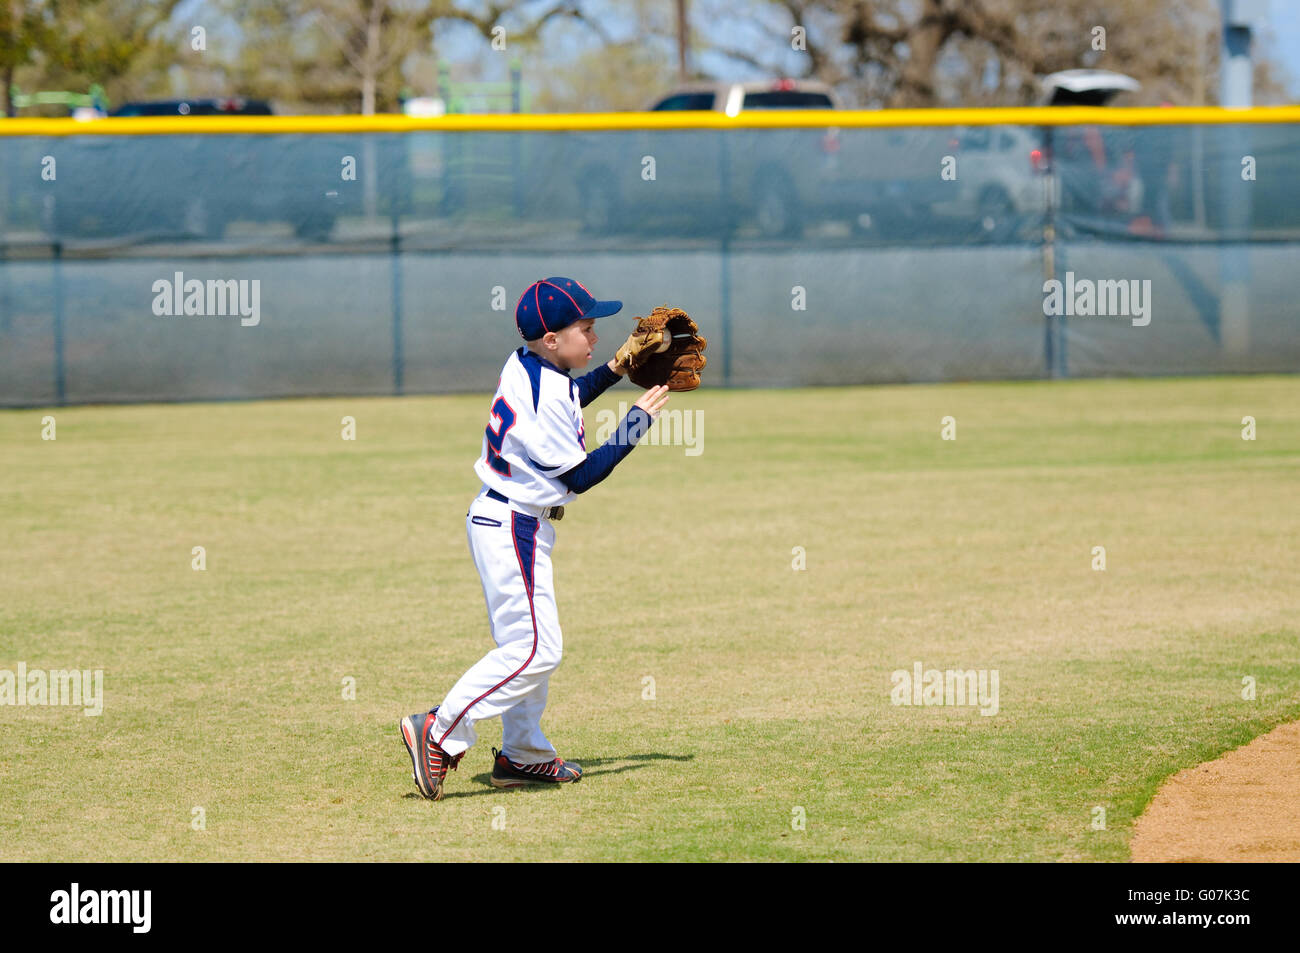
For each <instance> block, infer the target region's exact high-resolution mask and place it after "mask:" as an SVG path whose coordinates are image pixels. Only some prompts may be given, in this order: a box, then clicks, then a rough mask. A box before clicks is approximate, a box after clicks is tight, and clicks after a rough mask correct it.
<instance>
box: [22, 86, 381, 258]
mask: <svg viewBox="0 0 1300 953" xmlns="http://www.w3.org/2000/svg"><path fill="white" fill-rule="evenodd" d="M271 114H272V110H271V107H270V105H269V104H268V103H266V102H263V101H260V100H250V99H239V98H227V99H183V100H181V99H178V100H163V101H153V102H131V103H126V104H124V105H122V106H120V107H118V108H117V109H115V110H113V111H112V113H111V114H110V115H111V116H112V117H115V118H123V119H134V118H142V117H157V116H267V115H271ZM219 138H220V141H216V142H214V141H213V139H212V138H211V137H208V136H186V135H177V136H154V135H150V136H138V137H137V136H118V135H113V136H97V135H95V134H94V124H93V123H88V124H87V128H86V133H85V135H78V136H71V137H68V138H67V139H65V140H63V141H62V142H61V143H60V144H59V146H58V147H57V148H56V149H55V159H56V161H57V163H58V166H57V168H58V178H57V179H56V180H55V184H56V187H55V188H53V189H51V190H50V191H49V193H48V194H47V195H46V197H45V203H46V204H45V208H44V216H43V217H44V224H45V228H46V230H47V231H48V232H49V233H50V234H52V235H53V236H55V237H60V238H83V237H89V236H96V235H103V236H113V237H129V238H136V239H138V238H176V237H201V238H209V239H217V238H220V237H221V236H222V235H223V234H224V232H225V230H226V227H227V225H228V224H229V223H231V222H233V221H254V222H287V223H289V224H290V225H291V226H292V227H293V229H294V232H295V233H296V234H297V235H299V236H300V237H304V238H313V239H324V238H326V237H328V236H329V234H330V232H331V230H332V229H333V227H334V222H335V220H336V219H337V217H338V214H339V211H340V209H341V207H342V202H343V195H344V191H345V189H346V184H343V183H341V179H340V175H339V164H338V163H339V155H340V154H342V153H344V152H347V151H349V150H348V149H347V148H346V147H345V148H343V149H338V148H330V147H329V146H328V145H327V144H326V143H325V142H324V141H323V140H324V138H325V137H316V136H283V137H281V136H274V135H232V136H221V137H219ZM351 151H352V153H353V154H356V150H355V149H352V150H351ZM353 184H354V183H353Z"/></svg>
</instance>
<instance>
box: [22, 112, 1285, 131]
mask: <svg viewBox="0 0 1300 953" xmlns="http://www.w3.org/2000/svg"><path fill="white" fill-rule="evenodd" d="M1234 123H1300V106H1257V107H1254V108H1251V109H1221V108H1219V107H1215V106H1175V107H1142V108H1135V109H1108V108H1101V107H1095V106H1033V107H1016V108H1007V109H874V110H869V109H842V110H841V109H807V110H755V111H752V112H742V113H740V114H739V115H736V116H728V115H726V114H725V113H720V112H707V111H701V112H677V111H674V112H622V113H526V114H494V115H450V116H403V115H398V114H394V113H384V114H381V115H376V116H149V117H135V118H130V119H92V120H85V121H82V120H76V119H0V136H89V135H93V136H130V135H153V136H178V135H179V136H183V135H194V134H217V135H220V134H227V135H230V134H243V135H249V134H251V135H284V134H301V133H314V134H325V133H336V134H341V133H361V132H588V131H590V132H598V131H612V130H638V129H641V130H649V129H799V128H810V127H811V128H827V127H839V128H842V129H843V128H855V127H862V128H868V127H873V126H883V127H893V126H1004V125H1005V126H1091V125H1106V126H1172V125H1205V124H1210V125H1224V124H1234Z"/></svg>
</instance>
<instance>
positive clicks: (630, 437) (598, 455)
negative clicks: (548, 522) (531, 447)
mask: <svg viewBox="0 0 1300 953" xmlns="http://www.w3.org/2000/svg"><path fill="white" fill-rule="evenodd" d="M614 376H615V377H617V376H618V375H617V374H615V375H614ZM652 423H654V420H653V419H652V418H651V417H650V414H649V413H647V412H646V411H644V410H642V409H641V408H640V407H633V408H632V409H631V410H629V411H628V412H627V416H626V417H624V418H623V421H622V423H620V424H619V425H618V429H616V430H615V431H614V433H613V435H612V436H611V437H610V438H609V439H608V440H606V441H605V443H604V444H603V445H602V446H601V447H600V448H599V449H597V450H594V451H592V452H591V453H589V454H587V459H586V460H584V461H582V463H579V464H578V465H577V466H576V467H574V468H573V469H572V470H568V471H566V472H564V473H561V474H560V475H559V476H558V477H556V479H557V480H559V481H560V482H561V483H563V484H564V485H565V486H567V487H568V488H569V489H570V490H572V491H573V492H574V493H585V492H587V491H588V490H590V489H591V488H592V487H593V486H595V485H596V484H597V483H599V482H600V481H601V480H603V479H605V477H607V476H609V475H610V474H611V473H612V472H613V471H614V467H616V466H617V465H618V463H619V461H620V460H622V459H623V458H624V457H626V456H627V455H628V454H629V453H631V452H632V448H633V447H635V446H636V443H637V441H638V440H640V439H641V438H642V437H643V436H645V432H646V431H647V430H649V429H650V425H651V424H652Z"/></svg>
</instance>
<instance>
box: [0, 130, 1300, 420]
mask: <svg viewBox="0 0 1300 953" xmlns="http://www.w3.org/2000/svg"><path fill="white" fill-rule="evenodd" d="M1049 112H1050V111H1049ZM859 116H861V114H848V113H846V114H844V118H843V119H839V120H837V121H840V122H842V123H843V124H842V125H838V126H834V127H831V126H809V127H800V128H723V129H719V128H644V129H639V128H634V129H605V130H588V131H578V130H566V129H564V128H561V127H560V126H559V124H558V123H557V126H556V128H543V129H537V130H520V129H517V128H514V127H511V126H509V125H505V126H503V127H502V129H501V130H496V129H493V130H491V131H486V130H485V131H465V130H457V131H437V129H436V128H428V127H426V128H422V129H420V130H418V131H411V132H400V133H384V132H369V133H363V132H337V131H335V132H320V133H296V134H287V133H270V134H252V133H246V132H241V133H238V134H224V133H208V132H204V133H196V134H173V135H153V134H150V135H132V134H113V135H103V134H96V135H91V134H88V133H87V134H78V135H60V136H40V135H6V134H5V133H6V131H7V129H12V128H14V127H13V126H12V125H11V126H9V127H6V126H5V125H4V124H3V123H0V199H3V208H2V209H0V224H2V225H3V229H4V238H3V243H2V244H0V256H2V257H0V404H5V405H11V406H13V405H40V404H52V403H64V402H68V403H75V402H96V401H131V400H189V399H224V398H240V397H265V396H281V395H304V394H344V393H346V394H387V393H407V392H439V391H466V390H486V389H490V387H491V386H492V381H493V379H494V377H495V374H496V373H497V372H498V370H499V369H500V366H501V363H502V361H503V360H504V357H505V355H506V354H507V353H508V351H509V349H510V348H512V347H514V346H516V345H517V344H518V337H517V334H516V332H515V330H514V325H513V307H514V303H515V298H516V297H517V296H518V294H519V292H520V291H521V290H522V289H523V288H524V287H525V286H526V285H528V284H529V283H530V282H532V281H533V280H535V279H537V278H539V277H543V276H545V275H550V274H571V275H574V276H575V277H578V278H580V279H581V280H582V281H583V282H584V283H585V284H587V286H588V287H590V288H591V289H592V290H593V291H594V292H595V293H596V294H597V295H599V296H601V297H616V298H621V299H623V300H624V301H625V302H626V304H625V308H624V312H623V315H621V316H619V317H615V318H610V319H607V320H606V321H602V322H601V323H600V324H599V325H598V327H597V330H598V332H599V333H600V334H601V335H602V337H604V338H605V342H604V343H605V344H608V345H610V346H611V348H612V346H614V345H616V344H617V341H615V340H614V339H615V338H619V339H620V340H621V336H622V332H623V331H625V330H626V329H627V328H628V327H630V325H631V318H632V316H634V315H636V314H643V313H645V312H646V311H647V310H648V309H650V308H651V307H653V306H654V305H656V304H660V303H664V302H669V303H672V304H675V305H678V306H680V307H683V308H685V309H687V310H688V311H690V312H691V313H692V314H693V315H694V316H695V317H696V318H697V320H698V321H699V322H700V324H701V326H702V327H703V329H704V332H705V334H707V335H708V336H709V337H710V339H711V342H712V343H711V346H710V349H709V352H708V353H709V356H710V366H709V370H708V371H707V372H706V383H707V385H708V386H719V385H737V386H768V385H771V386H791V385H801V384H847V383H864V382H886V381H920V380H924V381H933V380H950V379H977V378H979V379H989V378H1029V377H1048V376H1071V375H1110V374H1123V375H1134V374H1173V373H1186V374H1202V373H1216V372H1257V371H1296V370H1297V369H1300V319H1298V318H1297V317H1296V310H1295V308H1294V307H1293V305H1292V302H1291V297H1290V295H1289V294H1288V293H1287V292H1286V291H1285V290H1284V287H1285V282H1286V281H1287V279H1288V278H1289V277H1290V276H1291V272H1292V271H1293V270H1294V265H1293V261H1294V259H1293V258H1292V256H1293V255H1294V254H1295V252H1296V242H1297V241H1300V154H1298V153H1300V150H1298V149H1297V148H1296V146H1297V145H1300V133H1298V132H1297V127H1296V126H1295V125H1294V124H1292V123H1282V122H1265V123H1258V122H1253V121H1251V122H1247V121H1240V122H1236V121H1234V122H1233V123H1231V124H1227V123H1222V122H1215V123H1207V124H1202V125H1197V124H1190V123H1189V124H1185V125H1175V124H1168V123H1163V124H1157V125H1112V124H1104V125H1103V124H1098V125H1023V124H1017V125H1011V124H999V125H989V124H986V122H985V121H984V120H983V119H981V118H980V117H979V116H975V117H974V118H975V119H976V120H979V121H969V120H967V121H965V124H956V123H953V124H949V125H914V126H882V125H878V124H872V125H854V124H853V122H854V121H855V120H854V117H859ZM1241 116H1242V119H1243V120H1245V119H1250V118H1252V116H1251V114H1241ZM534 118H535V117H534ZM878 119H879V117H878V116H877V117H875V119H873V120H872V121H873V122H876V121H878ZM502 121H503V122H506V120H502ZM124 122H129V121H124ZM172 122H173V123H177V122H184V120H176V121H172ZM87 128H88V129H89V128H92V127H87ZM115 128H116V129H121V128H122V127H121V125H120V124H119V125H118V126H117V127H115ZM176 128H178V129H183V128H184V127H183V126H176ZM603 346H604V345H602V347H603Z"/></svg>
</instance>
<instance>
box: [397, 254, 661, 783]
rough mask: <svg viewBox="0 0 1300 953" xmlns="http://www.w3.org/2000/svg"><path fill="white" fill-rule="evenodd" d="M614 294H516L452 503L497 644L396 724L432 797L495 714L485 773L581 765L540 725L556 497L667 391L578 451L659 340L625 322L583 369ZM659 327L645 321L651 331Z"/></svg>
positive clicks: (565, 290) (579, 486) (552, 626)
mask: <svg viewBox="0 0 1300 953" xmlns="http://www.w3.org/2000/svg"><path fill="white" fill-rule="evenodd" d="M622 307H623V304H622V302H620V301H597V300H596V298H595V297H593V296H592V294H591V293H590V292H589V291H588V290H587V289H586V288H585V287H583V286H582V285H581V284H580V283H579V282H577V281H575V280H573V279H571V278H547V279H545V280H543V281H538V282H534V283H533V284H532V285H530V286H529V287H528V289H527V290H526V291H525V292H524V293H523V295H522V296H521V297H520V298H519V301H518V303H517V304H516V305H515V324H516V325H517V326H518V328H519V334H520V336H521V337H523V339H524V340H525V341H526V342H527V346H526V347H521V348H519V349H518V350H516V351H515V352H514V353H512V354H511V355H510V357H509V358H507V360H506V363H505V366H504V367H503V368H502V369H501V377H500V380H499V381H498V383H497V390H496V393H495V394H494V395H493V397H492V405H491V408H490V411H489V415H488V425H487V430H486V431H485V433H484V435H483V446H482V451H481V452H480V454H479V458H478V461H477V462H476V463H475V464H474V471H475V473H477V474H478V476H479V478H480V479H481V480H482V482H483V486H482V487H481V488H480V490H479V493H478V495H477V496H476V497H475V498H474V500H473V502H472V503H470V507H469V512H468V513H466V514H465V530H466V532H467V533H468V535H469V548H470V552H471V554H472V555H473V557H474V565H475V567H477V569H478V574H479V579H480V580H481V581H482V583H483V596H484V599H485V600H486V602H487V611H488V618H489V620H490V623H491V628H492V638H493V640H494V641H495V642H496V644H497V647H496V648H495V649H493V650H492V651H491V652H488V654H487V655H485V656H483V658H482V659H481V660H479V662H478V663H477V664H476V665H474V666H473V667H472V668H471V669H470V670H469V671H468V672H466V673H465V674H464V675H462V676H461V678H460V681H458V682H457V683H456V684H455V685H454V686H452V689H451V691H450V692H448V693H447V696H446V697H445V698H444V699H443V700H442V702H441V703H440V704H438V705H436V706H434V708H433V709H432V710H430V711H429V712H427V713H419V714H415V715H408V716H407V717H405V718H403V719H402V720H401V723H400V727H401V731H402V740H403V741H404V742H405V743H406V748H407V751H409V752H410V755H411V763H412V765H413V767H414V773H415V783H416V786H417V787H418V788H419V789H420V793H421V794H423V795H424V796H425V797H427V798H430V799H432V800H435V801H436V800H440V799H441V798H442V793H443V780H444V778H445V777H446V775H447V771H448V769H449V768H455V767H456V766H457V764H458V763H459V762H460V759H461V757H463V756H464V754H465V751H466V750H468V749H469V748H470V747H471V746H472V745H473V744H474V742H475V741H476V740H477V734H476V732H475V727H476V726H477V725H478V723H479V722H481V721H484V720H486V719H488V718H496V717H497V716H500V718H501V729H502V731H501V750H500V751H497V750H496V749H495V748H494V749H493V751H492V754H493V758H494V760H495V764H494V766H493V768H492V784H493V785H495V786H496V787H499V788H512V787H518V786H520V785H523V784H536V783H540V784H556V783H562V782H566V781H577V780H578V779H579V778H581V777H582V768H581V767H580V766H579V765H577V764H575V763H573V762H572V761H565V760H564V759H563V758H560V757H559V756H557V754H556V752H555V747H554V746H553V745H552V744H551V743H550V741H548V740H547V738H546V735H545V734H543V733H542V727H541V718H542V711H543V710H544V709H545V708H546V690H547V682H548V681H549V679H550V676H551V673H552V672H553V671H555V668H556V666H558V665H559V664H560V654H561V643H562V640H561V636H560V622H559V618H558V616H557V613H556V608H555V593H554V590H553V585H552V575H551V550H552V547H554V545H555V527H554V524H553V522H552V521H553V520H559V519H560V518H561V517H562V516H563V515H564V506H565V504H567V503H569V502H571V501H572V500H573V499H575V497H576V496H577V494H579V493H583V492H585V491H587V490H589V489H591V488H592V487H593V486H595V485H596V484H597V483H599V482H600V481H601V480H603V479H605V477H607V476H609V474H610V471H612V470H613V469H614V467H615V466H616V465H617V464H618V462H619V461H620V460H622V459H623V458H624V457H626V456H627V455H628V454H629V453H630V452H631V451H632V448H633V447H634V446H636V443H637V441H638V440H639V439H640V438H641V436H642V435H643V434H644V433H645V432H646V430H648V429H649V427H650V425H651V424H652V423H653V422H654V420H655V419H656V418H657V417H658V416H659V412H660V410H662V409H663V406H664V404H665V403H667V401H668V388H667V387H666V386H661V387H652V388H650V389H649V390H647V391H646V392H645V393H644V394H643V395H641V398H640V399H639V400H637V402H636V404H635V406H633V407H632V409H631V410H630V411H628V414H627V416H626V417H624V418H623V421H622V423H621V424H620V425H619V427H618V428H617V429H616V430H615V432H614V435H613V436H612V437H611V438H610V439H609V440H608V441H607V442H606V443H605V444H604V446H602V447H600V448H599V449H598V450H596V451H595V452H593V453H590V454H588V453H587V443H586V431H585V429H584V427H583V422H582V408H583V407H585V406H586V405H587V404H589V403H591V401H593V400H595V399H596V397H598V396H599V395H600V394H601V393H602V392H603V391H604V390H605V389H606V388H608V387H609V386H610V385H611V384H614V383H616V382H617V381H618V380H619V378H620V377H621V376H622V375H623V374H625V373H626V372H627V371H628V370H629V369H630V368H631V367H633V366H634V365H635V364H636V363H637V362H638V361H639V360H640V359H641V358H642V356H643V355H646V354H647V353H649V352H651V351H653V350H655V349H656V348H658V347H659V346H660V344H661V343H662V341H663V336H662V334H659V335H658V337H655V336H653V335H652V336H649V337H647V336H645V335H638V334H637V333H635V332H634V333H633V335H631V336H629V338H628V340H627V341H626V342H625V343H624V345H623V346H622V347H621V348H619V350H618V352H617V353H616V354H615V356H614V359H613V360H611V361H610V362H609V363H608V364H604V365H601V366H600V367H597V368H596V369H595V370H593V371H592V372H591V373H589V374H584V375H583V376H581V377H578V378H574V377H571V376H570V373H569V372H570V371H573V370H579V369H581V368H584V367H586V365H587V362H588V361H590V360H591V356H592V351H593V349H594V348H595V346H596V342H597V340H598V338H597V337H596V331H595V328H594V325H595V322H596V319H597V318H603V317H606V316H608V315H612V314H617V313H618V311H619V310H620V309H621V308H622ZM657 333H658V332H656V334H657Z"/></svg>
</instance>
